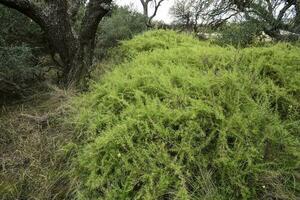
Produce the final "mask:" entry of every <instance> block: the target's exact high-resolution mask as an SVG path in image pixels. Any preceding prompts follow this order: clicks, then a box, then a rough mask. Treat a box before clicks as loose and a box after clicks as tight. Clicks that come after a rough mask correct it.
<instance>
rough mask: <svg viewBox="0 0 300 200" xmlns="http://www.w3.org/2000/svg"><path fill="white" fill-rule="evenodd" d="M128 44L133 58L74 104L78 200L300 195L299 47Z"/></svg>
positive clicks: (158, 37)
mask: <svg viewBox="0 0 300 200" xmlns="http://www.w3.org/2000/svg"><path fill="white" fill-rule="evenodd" d="M121 48H124V49H126V48H127V49H128V50H129V51H130V52H131V59H130V60H128V61H126V62H124V63H123V64H121V65H119V66H118V67H117V68H116V69H115V70H113V71H112V72H111V73H108V74H106V75H105V77H104V78H103V79H102V80H101V81H100V82H98V83H95V84H94V85H93V87H92V89H91V92H89V93H87V94H84V95H82V96H80V97H79V98H77V99H76V100H75V104H74V105H75V109H74V112H75V114H74V119H73V120H74V121H75V123H76V124H77V133H78V140H79V141H80V144H79V145H78V146H77V152H78V153H77V154H78V155H77V157H76V158H75V161H74V166H75V170H74V175H75V176H77V178H78V182H79V183H78V188H77V195H78V198H79V199H151V200H152V199H153V200H154V199H224V200H225V199H266V198H271V199H296V196H297V194H299V191H300V190H299V189H300V188H299V182H298V179H296V177H297V176H299V175H297V173H298V172H299V160H300V154H299V147H300V143H299V133H300V123H299V122H300V105H299V102H300V95H299V94H300V80H299V77H300V68H299V66H300V65H299V62H300V55H299V50H300V49H299V48H297V47H292V46H290V45H287V44H278V45H275V46H272V47H265V48H247V49H243V50H235V49H234V48H222V47H218V46H213V45H210V44H208V43H203V42H199V41H197V40H194V39H192V38H191V37H189V36H186V35H181V34H176V33H175V32H169V31H151V32H147V33H145V34H143V35H141V36H138V37H136V38H134V39H133V40H131V41H128V42H125V43H124V44H123V46H122V47H121ZM132 52H133V53H132ZM296 180H297V181H296Z"/></svg>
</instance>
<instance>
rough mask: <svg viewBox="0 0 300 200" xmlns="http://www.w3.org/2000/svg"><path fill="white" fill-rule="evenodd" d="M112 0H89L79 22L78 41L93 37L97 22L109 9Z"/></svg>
mask: <svg viewBox="0 0 300 200" xmlns="http://www.w3.org/2000/svg"><path fill="white" fill-rule="evenodd" d="M111 2H112V0H90V1H89V3H88V5H87V7H86V12H85V16H84V18H83V20H82V23H81V31H80V38H79V39H80V42H84V41H87V40H90V39H93V38H94V36H95V34H96V32H97V28H98V24H99V23H100V21H101V19H102V18H103V17H104V16H105V15H106V13H107V12H108V11H109V10H110V9H111V7H110V6H111Z"/></svg>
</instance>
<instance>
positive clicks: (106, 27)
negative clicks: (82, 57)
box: [96, 7, 147, 60]
mask: <svg viewBox="0 0 300 200" xmlns="http://www.w3.org/2000/svg"><path fill="white" fill-rule="evenodd" d="M146 29H147V26H146V19H145V17H144V16H143V15H142V14H140V13H137V12H135V11H131V10H130V9H129V8H128V7H115V8H114V9H113V11H112V14H111V16H108V17H106V18H105V19H104V20H103V21H102V22H101V23H100V26H99V30H98V34H97V46H98V48H96V56H97V57H98V58H99V59H100V60H101V59H102V58H103V57H105V56H107V52H108V50H109V49H110V48H112V47H115V46H117V45H118V44H119V42H120V41H121V40H127V39H131V38H132V37H133V36H134V35H136V34H138V33H141V32H143V31H145V30H146Z"/></svg>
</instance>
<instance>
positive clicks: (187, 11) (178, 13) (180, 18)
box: [170, 0, 213, 32]
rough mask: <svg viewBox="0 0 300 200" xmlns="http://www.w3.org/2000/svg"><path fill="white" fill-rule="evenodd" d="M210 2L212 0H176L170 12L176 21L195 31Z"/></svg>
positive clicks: (203, 17)
mask: <svg viewBox="0 0 300 200" xmlns="http://www.w3.org/2000/svg"><path fill="white" fill-rule="evenodd" d="M212 3H213V1H212V0H196V1H194V0H188V1H186V0H176V1H175V4H174V5H173V6H172V8H171V11H170V12H171V14H172V15H173V16H174V17H175V19H176V22H177V23H179V24H181V25H183V26H184V28H186V29H189V30H194V31H195V32H197V30H198V25H199V22H200V20H202V22H203V21H204V20H205V16H206V15H207V11H208V9H209V8H210V5H211V4H212Z"/></svg>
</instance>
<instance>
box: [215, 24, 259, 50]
mask: <svg viewBox="0 0 300 200" xmlns="http://www.w3.org/2000/svg"><path fill="white" fill-rule="evenodd" d="M261 31H262V30H261V28H260V27H259V26H258V25H257V24H255V23H252V22H244V23H240V24H230V25H226V26H225V27H223V28H222V29H221V36H220V37H219V38H218V39H217V43H218V44H220V45H232V46H235V47H242V48H243V47H248V46H250V45H251V44H253V43H254V42H255V39H256V37H257V36H258V34H259V33H260V32H261Z"/></svg>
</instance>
